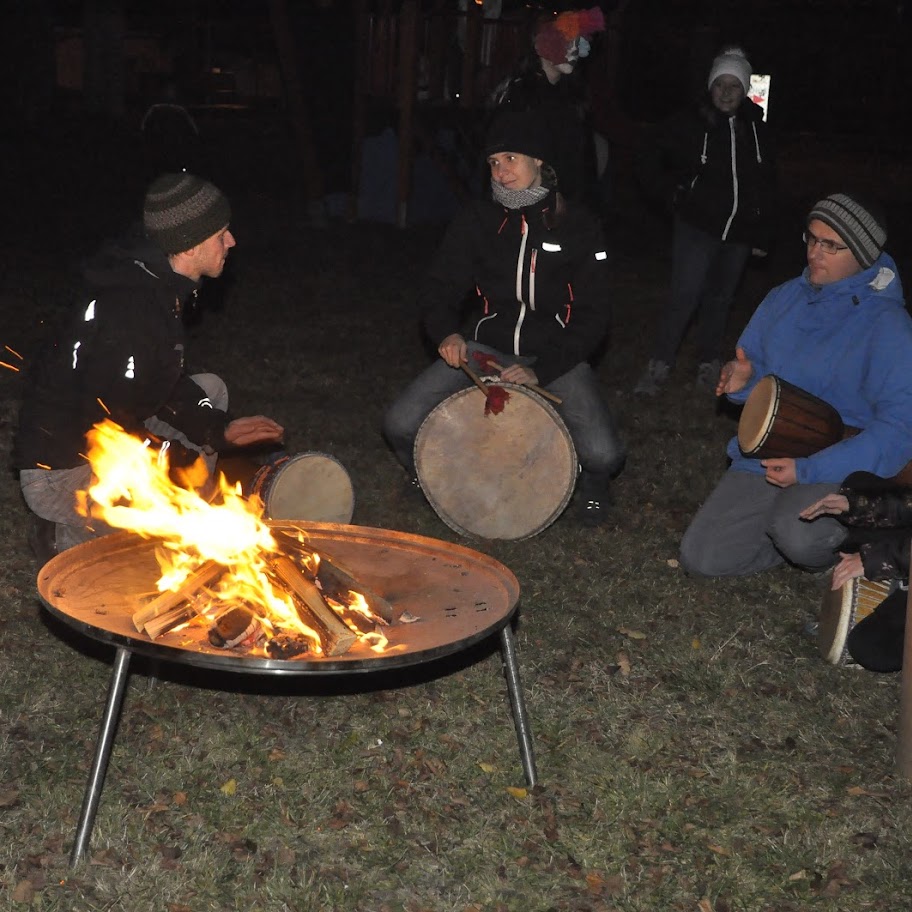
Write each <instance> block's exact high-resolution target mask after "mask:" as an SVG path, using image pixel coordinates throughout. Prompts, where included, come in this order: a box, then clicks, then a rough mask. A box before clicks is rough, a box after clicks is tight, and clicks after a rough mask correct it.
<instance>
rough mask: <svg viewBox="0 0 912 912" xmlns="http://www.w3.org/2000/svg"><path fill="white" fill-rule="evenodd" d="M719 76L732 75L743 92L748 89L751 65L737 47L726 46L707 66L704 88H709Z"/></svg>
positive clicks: (745, 92) (746, 91)
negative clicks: (707, 74) (710, 64)
mask: <svg viewBox="0 0 912 912" xmlns="http://www.w3.org/2000/svg"><path fill="white" fill-rule="evenodd" d="M719 76H734V77H735V78H736V79H737V80H738V82H740V83H741V86H742V87H743V89H744V94H745V95H747V93H748V92H749V91H750V83H751V65H750V61H749V60H748V59H747V55H746V54H745V53H744V51H743V50H741V48H739V47H728V48H725V50H724V51H722V53H721V54H719V56H718V57H716V59H715V60H713V62H712V66H711V67H710V68H709V79H708V80H707V82H706V88H707V89H708V88H711V87H712V84H713V83H714V82H715V81H716V79H718V78H719Z"/></svg>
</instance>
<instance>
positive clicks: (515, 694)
mask: <svg viewBox="0 0 912 912" xmlns="http://www.w3.org/2000/svg"><path fill="white" fill-rule="evenodd" d="M500 652H501V657H502V658H503V663H504V675H505V676H506V679H507V690H508V691H509V693H510V705H511V706H512V708H513V723H514V724H515V726H516V737H517V738H518V739H519V756H520V758H521V759H522V767H523V772H524V773H525V774H526V783H527V784H528V786H529V788H532V786H534V785H535V784H536V783H537V782H538V774H537V772H536V770H535V754H534V752H533V749H532V729H531V727H530V726H529V716H528V714H527V713H526V701H525V699H524V698H523V692H522V684H520V681H519V663H518V662H517V661H516V644H515V642H514V640H513V631H512V629H511V628H510V625H509V624H505V625H504V626H503V627H502V628H501V630H500Z"/></svg>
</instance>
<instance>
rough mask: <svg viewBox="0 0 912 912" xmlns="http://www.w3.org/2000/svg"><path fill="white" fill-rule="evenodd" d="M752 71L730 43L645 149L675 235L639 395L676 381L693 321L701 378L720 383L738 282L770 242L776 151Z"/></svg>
mask: <svg viewBox="0 0 912 912" xmlns="http://www.w3.org/2000/svg"><path fill="white" fill-rule="evenodd" d="M750 77H751V65H750V62H749V61H748V59H747V57H746V55H745V53H744V51H743V50H742V49H741V48H739V47H726V48H725V49H723V51H722V52H721V53H720V54H719V55H718V56H716V57H715V59H714V60H713V61H712V65H711V66H710V68H709V74H708V76H707V81H706V91H705V93H704V95H703V97H702V98H701V99H700V100H699V102H698V103H697V104H696V105H690V106H687V107H686V108H684V109H683V110H681V111H678V112H677V113H675V114H673V115H672V116H671V117H670V118H669V119H667V120H665V121H664V122H663V123H661V124H660V125H659V126H658V127H657V128H656V129H655V131H654V132H652V133H650V134H649V135H648V137H647V140H646V141H645V142H644V143H643V144H642V145H641V148H640V149H639V151H638V154H637V159H636V163H635V167H636V175H637V178H638V181H639V183H640V185H641V187H642V189H643V191H644V193H645V194H646V196H647V197H648V198H649V199H650V200H652V201H654V202H656V203H658V204H659V205H660V206H662V207H663V208H664V209H665V210H666V211H669V212H670V213H672V214H673V217H674V236H673V243H672V277H671V289H670V293H669V296H668V300H667V302H666V304H665V306H664V308H663V309H662V310H661V311H660V314H659V317H658V320H657V323H656V326H655V331H654V337H653V343H652V352H651V357H650V360H649V363H648V365H647V367H646V370H645V371H644V373H643V374H642V376H641V377H640V378H639V381H638V382H637V384H636V386H635V388H634V392H635V393H637V394H642V395H650V396H652V395H655V394H656V393H657V392H658V391H659V389H660V388H661V387H662V386H663V385H664V384H665V383H666V382H667V381H668V379H669V376H670V374H671V370H672V368H673V367H674V364H675V361H676V359H677V356H678V351H679V349H680V347H681V344H682V341H683V339H684V336H685V333H686V331H687V328H688V325H689V324H690V323H691V321H695V323H696V340H695V341H696V349H697V351H696V355H697V363H698V367H697V376H696V383H697V386H698V387H699V388H702V389H703V390H705V391H707V392H712V391H714V390H715V387H716V383H717V381H718V379H719V368H720V366H721V352H722V343H723V337H724V334H725V328H726V322H727V320H728V314H729V311H730V310H731V307H732V303H733V301H734V297H735V292H736V291H737V288H738V284H739V282H740V281H741V277H742V275H743V273H744V269H745V266H746V265H747V262H748V259H749V257H750V256H751V253H753V254H755V255H757V256H765V255H766V252H767V250H768V249H769V244H770V238H771V234H772V222H773V218H772V207H773V202H774V198H775V151H774V148H773V144H772V141H771V138H770V136H769V132H768V130H767V128H766V124H765V123H764V121H763V112H762V109H761V108H760V107H759V106H758V105H756V104H754V102H752V101H751V100H750V98H749V97H748V96H749V92H750Z"/></svg>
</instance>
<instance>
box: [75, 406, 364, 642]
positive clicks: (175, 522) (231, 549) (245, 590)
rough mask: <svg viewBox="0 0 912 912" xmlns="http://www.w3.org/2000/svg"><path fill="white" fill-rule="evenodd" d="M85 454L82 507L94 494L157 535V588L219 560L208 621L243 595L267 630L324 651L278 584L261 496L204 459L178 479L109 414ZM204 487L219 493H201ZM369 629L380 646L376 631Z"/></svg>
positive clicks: (143, 532)
mask: <svg viewBox="0 0 912 912" xmlns="http://www.w3.org/2000/svg"><path fill="white" fill-rule="evenodd" d="M86 458H87V459H88V461H89V464H90V465H91V467H92V473H93V480H92V484H91V485H90V487H89V489H88V491H87V492H86V491H83V492H79V508H80V510H81V512H82V513H83V515H88V512H89V509H88V508H89V501H90V500H91V513H92V516H96V517H100V518H101V519H103V520H104V521H105V522H106V523H107V524H108V525H110V526H113V527H115V528H118V529H128V530H130V531H131V532H134V533H136V534H137V535H140V536H142V537H143V538H149V539H151V538H154V539H156V540H157V541H158V542H160V546H159V547H157V548H156V559H157V561H158V564H159V568H160V570H161V577H160V578H159V580H158V582H157V587H158V589H159V591H161V592H164V591H168V590H172V591H173V590H177V589H178V588H179V587H180V585H181V584H182V583H183V582H185V581H186V579H187V577H189V576H190V574H192V573H193V572H194V571H195V570H197V569H198V568H199V567H200V566H201V565H202V564H203V563H204V562H206V561H215V562H217V563H219V564H221V565H223V566H224V567H225V568H226V572H224V573H222V574H221V576H220V577H219V579H218V582H217V583H214V584H213V585H212V587H211V588H208V589H207V590H206V593H207V596H208V597H209V599H210V600H211V606H209V607H207V608H206V611H205V615H206V616H207V623H208V622H211V620H212V619H213V617H217V616H219V615H220V614H221V613H222V612H223V611H224V610H227V609H228V608H230V607H234V606H236V605H237V604H238V603H239V602H241V603H243V604H245V605H246V606H247V607H248V608H250V609H251V610H252V611H254V612H255V613H256V614H257V615H258V617H259V620H260V621H261V623H262V626H263V627H264V629H265V630H266V631H267V633H268V634H270V633H271V634H274V633H275V632H277V631H278V630H285V631H289V632H293V633H295V634H297V635H298V636H302V637H305V638H306V639H308V640H309V641H310V642H311V644H312V645H311V651H312V652H320V646H319V642H320V641H319V636H318V634H317V633H316V632H315V631H314V630H312V629H311V628H310V627H309V626H308V625H307V624H306V623H304V622H303V621H302V620H301V618H300V616H299V614H298V611H297V608H296V605H295V602H294V599H293V597H292V596H291V594H290V593H289V592H287V591H286V590H285V589H284V588H283V587H281V586H280V585H273V579H272V576H271V574H270V573H269V572H268V569H269V564H268V560H269V557H270V555H274V554H277V553H279V552H280V548H279V545H278V543H277V541H276V539H275V537H274V536H273V534H272V530H271V529H270V528H269V526H268V525H267V523H266V522H265V521H264V519H263V516H262V511H263V507H262V503H261V501H260V500H259V499H258V498H252V499H250V500H248V499H246V498H245V497H244V496H243V493H242V491H241V487H240V484H237V485H232V484H231V483H230V482H228V481H227V480H226V479H225V476H224V475H223V474H221V473H218V475H217V477H216V478H215V479H212V478H210V477H209V474H208V469H207V467H206V464H205V462H204V461H203V460H202V459H198V460H197V461H196V462H195V463H194V464H193V465H192V466H191V467H190V468H189V469H187V470H183V471H181V472H180V478H179V481H180V482H181V484H176V483H175V482H174V481H172V479H171V477H170V476H169V468H168V463H167V460H166V459H164V458H162V456H161V454H160V453H156V452H155V451H154V450H153V449H152V448H151V447H149V446H147V445H146V443H144V442H143V441H142V440H140V439H138V438H137V437H133V436H131V435H130V434H127V433H126V432H125V431H124V430H123V428H121V427H120V426H119V425H118V424H115V423H114V422H113V421H110V420H109V419H105V420H104V421H102V422H100V423H99V424H96V425H95V427H94V428H93V429H92V430H91V431H90V432H89V434H88V452H87V456H86ZM201 490H211V491H213V492H214V493H212V495H211V496H208V497H203V496H201V494H200V493H199V492H200V491H201ZM301 535H302V537H303V533H301ZM316 563H317V562H315V566H314V567H313V568H311V569H312V570H315V569H316ZM361 601H362V602H364V600H363V598H362V599H361ZM365 604H366V603H365ZM340 613H341V612H340ZM365 636H366V637H368V642H371V643H372V644H374V645H373V646H372V648H375V646H376V642H377V638H376V637H372V636H369V635H365Z"/></svg>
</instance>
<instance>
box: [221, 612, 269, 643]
mask: <svg viewBox="0 0 912 912" xmlns="http://www.w3.org/2000/svg"><path fill="white" fill-rule="evenodd" d="M262 635H263V627H262V625H261V624H260V622H259V620H258V619H257V617H256V615H255V614H254V613H253V612H252V611H251V610H250V609H249V608H241V607H234V608H229V609H228V610H227V611H226V612H225V613H224V614H222V615H221V616H220V617H219V618H218V619H217V620H216V622H215V623H214V624H213V625H212V627H210V628H209V642H210V643H212V645H213V646H217V647H218V648H219V649H231V648H232V647H234V646H252V645H253V644H254V643H256V641H257V640H258V639H259V638H260V637H261V636H262Z"/></svg>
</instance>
